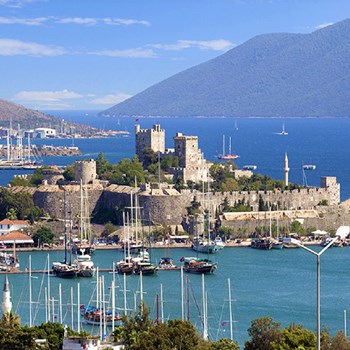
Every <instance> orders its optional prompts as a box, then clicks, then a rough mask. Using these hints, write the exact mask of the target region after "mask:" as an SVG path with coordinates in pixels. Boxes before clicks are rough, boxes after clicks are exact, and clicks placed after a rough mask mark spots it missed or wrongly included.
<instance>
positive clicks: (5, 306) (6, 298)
mask: <svg viewBox="0 0 350 350" xmlns="http://www.w3.org/2000/svg"><path fill="white" fill-rule="evenodd" d="M1 308H2V313H3V314H6V313H9V312H11V309H12V303H11V295H10V284H9V280H8V279H7V274H6V275H5V280H4V289H3V292H2V304H1Z"/></svg>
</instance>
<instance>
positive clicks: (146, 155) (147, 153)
mask: <svg viewBox="0 0 350 350" xmlns="http://www.w3.org/2000/svg"><path fill="white" fill-rule="evenodd" d="M142 158H143V162H142V164H143V168H144V169H147V168H148V167H149V166H150V165H151V164H156V163H158V152H154V151H153V149H152V148H150V147H145V148H144V149H143V154H142Z"/></svg>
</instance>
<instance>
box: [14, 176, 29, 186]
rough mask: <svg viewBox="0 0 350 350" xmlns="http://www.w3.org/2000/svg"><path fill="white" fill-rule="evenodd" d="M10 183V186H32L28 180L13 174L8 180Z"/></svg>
mask: <svg viewBox="0 0 350 350" xmlns="http://www.w3.org/2000/svg"><path fill="white" fill-rule="evenodd" d="M10 185H11V186H12V187H16V186H24V187H32V186H34V185H33V184H31V183H30V182H29V180H28V179H27V178H25V177H20V176H14V177H13V179H12V180H11V181H10Z"/></svg>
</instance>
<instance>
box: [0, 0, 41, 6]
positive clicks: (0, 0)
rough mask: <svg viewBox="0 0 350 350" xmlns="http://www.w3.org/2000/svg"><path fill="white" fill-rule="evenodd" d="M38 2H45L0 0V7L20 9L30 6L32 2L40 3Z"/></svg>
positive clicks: (36, 0) (35, 0)
mask: <svg viewBox="0 0 350 350" xmlns="http://www.w3.org/2000/svg"><path fill="white" fill-rule="evenodd" d="M40 1H45V0H0V6H7V7H15V8H21V7H24V6H25V5H27V4H30V3H33V2H40Z"/></svg>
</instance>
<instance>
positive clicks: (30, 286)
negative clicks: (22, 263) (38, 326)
mask: <svg viewBox="0 0 350 350" xmlns="http://www.w3.org/2000/svg"><path fill="white" fill-rule="evenodd" d="M29 327H32V256H31V255H29Z"/></svg>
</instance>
